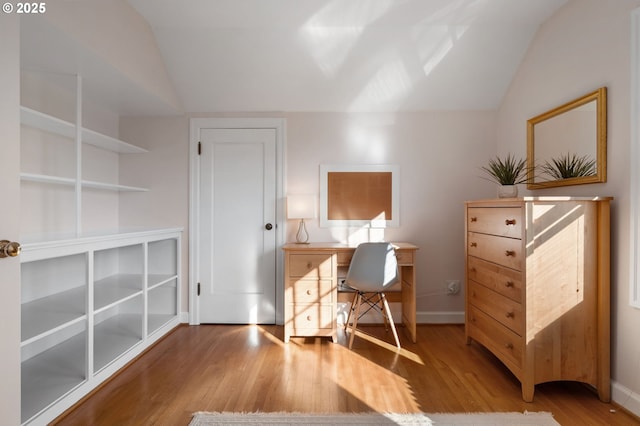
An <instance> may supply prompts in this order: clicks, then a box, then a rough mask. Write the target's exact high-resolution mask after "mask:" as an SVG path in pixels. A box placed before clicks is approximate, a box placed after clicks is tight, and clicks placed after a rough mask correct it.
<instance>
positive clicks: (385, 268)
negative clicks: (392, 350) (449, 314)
mask: <svg viewBox="0 0 640 426" xmlns="http://www.w3.org/2000/svg"><path fill="white" fill-rule="evenodd" d="M345 281H346V285H347V286H349V287H351V288H352V289H354V290H355V295H354V297H353V302H352V303H351V309H350V310H349V316H348V318H347V322H346V323H345V330H346V329H347V328H349V327H350V328H351V337H350V338H349V349H351V346H352V345H353V338H354V337H355V330H356V328H357V327H358V319H359V318H360V317H361V316H362V315H364V314H365V313H367V312H368V311H369V310H371V309H374V310H376V311H377V312H379V313H380V314H382V316H383V318H384V321H385V326H386V325H387V321H388V323H389V324H390V325H391V330H392V331H393V337H394V338H395V341H396V346H397V347H398V348H400V340H399V339H398V332H397V331H396V326H395V324H394V323H393V317H392V316H391V310H390V309H389V303H388V302H387V299H386V298H385V296H384V291H385V290H387V289H388V288H389V287H391V286H393V285H394V284H396V283H397V282H398V281H399V274H398V261H397V259H396V254H395V250H394V249H393V246H392V245H391V244H389V243H362V244H360V245H359V246H358V247H357V248H356V250H355V253H354V254H353V258H352V259H351V265H350V266H349V271H348V272H347V278H346V280H345ZM376 298H377V300H374V299H376ZM363 302H364V303H365V304H367V305H368V308H367V310H366V311H365V312H363V313H361V312H360V308H361V305H362V303H363ZM352 314H353V324H350V320H351V318H352Z"/></svg>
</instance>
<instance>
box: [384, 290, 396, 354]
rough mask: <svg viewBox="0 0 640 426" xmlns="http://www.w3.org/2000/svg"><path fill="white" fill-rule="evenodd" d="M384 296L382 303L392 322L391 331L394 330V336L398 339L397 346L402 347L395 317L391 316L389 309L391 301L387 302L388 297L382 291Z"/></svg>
mask: <svg viewBox="0 0 640 426" xmlns="http://www.w3.org/2000/svg"><path fill="white" fill-rule="evenodd" d="M380 296H381V297H382V303H383V304H384V310H385V312H386V313H387V317H388V319H389V323H390V324H391V331H393V338H394V339H395V340H396V346H397V347H398V349H400V339H398V332H397V331H396V325H395V324H394V322H393V317H392V316H391V309H389V303H388V302H387V298H386V297H385V296H384V293H380Z"/></svg>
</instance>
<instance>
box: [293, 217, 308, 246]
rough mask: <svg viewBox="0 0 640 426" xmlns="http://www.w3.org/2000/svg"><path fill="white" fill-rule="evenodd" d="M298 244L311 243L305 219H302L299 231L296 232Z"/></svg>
mask: <svg viewBox="0 0 640 426" xmlns="http://www.w3.org/2000/svg"><path fill="white" fill-rule="evenodd" d="M296 244H309V233H308V232H307V227H306V225H305V224H304V219H300V225H299V226H298V232H297V233H296Z"/></svg>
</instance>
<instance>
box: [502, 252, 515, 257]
mask: <svg viewBox="0 0 640 426" xmlns="http://www.w3.org/2000/svg"><path fill="white" fill-rule="evenodd" d="M504 255H505V256H507V257H516V252H515V251H514V250H505V252H504Z"/></svg>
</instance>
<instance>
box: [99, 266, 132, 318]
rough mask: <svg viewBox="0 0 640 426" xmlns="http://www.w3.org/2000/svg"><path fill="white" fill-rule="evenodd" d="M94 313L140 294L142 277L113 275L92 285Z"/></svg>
mask: <svg viewBox="0 0 640 426" xmlns="http://www.w3.org/2000/svg"><path fill="white" fill-rule="evenodd" d="M93 291H94V300H95V301H94V305H93V309H94V312H96V313H97V312H99V311H102V310H104V309H108V308H110V307H112V306H114V305H116V304H118V303H121V302H125V301H127V300H129V299H131V298H132V297H135V296H137V295H140V294H142V276H141V275H137V274H118V275H113V276H110V277H107V278H104V279H101V280H100V281H96V282H95V283H94V290H93Z"/></svg>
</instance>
